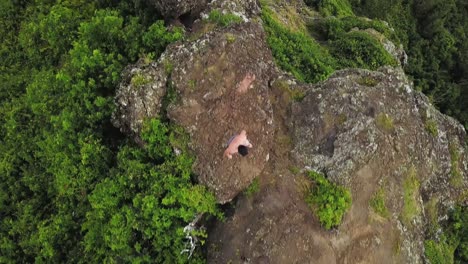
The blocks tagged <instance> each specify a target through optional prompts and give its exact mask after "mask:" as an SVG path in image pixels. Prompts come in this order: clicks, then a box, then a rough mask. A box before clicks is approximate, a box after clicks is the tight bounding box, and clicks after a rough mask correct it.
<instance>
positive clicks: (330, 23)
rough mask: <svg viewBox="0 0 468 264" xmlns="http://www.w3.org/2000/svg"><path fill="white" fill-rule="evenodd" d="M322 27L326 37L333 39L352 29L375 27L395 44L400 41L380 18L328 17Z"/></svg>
mask: <svg viewBox="0 0 468 264" xmlns="http://www.w3.org/2000/svg"><path fill="white" fill-rule="evenodd" d="M320 27H321V30H323V31H324V33H325V36H326V38H327V39H331V40H336V39H338V38H340V37H341V36H342V35H343V34H346V33H348V32H350V31H351V30H352V29H359V30H366V29H374V30H376V31H378V32H380V33H381V34H383V35H384V36H385V37H387V38H388V39H390V40H391V41H393V42H394V43H395V44H398V43H400V41H399V39H398V37H397V36H396V34H395V32H394V31H392V30H391V29H390V27H389V26H387V25H386V24H385V23H384V22H383V21H380V20H367V19H364V18H361V17H356V16H347V17H342V18H336V17H328V18H326V19H325V22H324V23H323V24H322V25H321V26H320Z"/></svg>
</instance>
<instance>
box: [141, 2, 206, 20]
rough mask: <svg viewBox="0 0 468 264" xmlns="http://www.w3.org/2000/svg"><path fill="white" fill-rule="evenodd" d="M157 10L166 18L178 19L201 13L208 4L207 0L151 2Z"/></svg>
mask: <svg viewBox="0 0 468 264" xmlns="http://www.w3.org/2000/svg"><path fill="white" fill-rule="evenodd" d="M150 2H151V3H152V4H153V5H154V6H155V7H156V9H157V10H158V11H159V12H160V13H161V14H162V15H163V16H164V17H165V18H178V17H180V16H181V15H184V14H189V15H190V14H191V13H196V12H197V11H198V12H199V11H201V10H202V9H203V8H204V7H205V6H206V4H207V2H208V1H207V0H190V1H181V0H151V1H150Z"/></svg>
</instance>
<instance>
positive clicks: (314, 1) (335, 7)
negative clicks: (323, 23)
mask: <svg viewBox="0 0 468 264" xmlns="http://www.w3.org/2000/svg"><path fill="white" fill-rule="evenodd" d="M304 2H305V3H306V4H307V5H309V6H311V7H314V8H316V9H318V10H319V11H320V13H321V14H322V15H323V16H336V17H342V16H352V15H354V13H353V10H352V8H351V5H350V4H349V2H348V0H305V1H304Z"/></svg>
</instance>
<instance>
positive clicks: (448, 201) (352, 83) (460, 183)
mask: <svg viewBox="0 0 468 264" xmlns="http://www.w3.org/2000/svg"><path fill="white" fill-rule="evenodd" d="M290 127H291V130H292V135H293V141H294V149H293V155H294V157H295V159H296V160H297V161H298V163H300V164H302V165H304V166H306V167H309V168H312V169H315V170H319V171H323V172H325V173H326V174H327V176H328V177H329V179H331V180H332V181H334V182H337V183H339V184H341V185H344V186H347V187H348V188H349V189H350V190H352V193H353V197H363V196H365V194H366V192H367V190H366V189H362V188H363V186H365V185H366V184H368V183H372V182H375V183H377V184H378V185H380V186H381V187H382V188H385V190H386V192H387V197H388V198H387V199H388V200H389V205H390V208H391V211H392V212H395V213H394V215H393V220H394V221H395V223H398V225H397V226H398V227H399V230H400V232H401V236H402V237H403V241H402V242H403V244H402V245H403V253H404V255H405V256H406V257H405V259H407V260H411V263H420V262H421V261H422V260H421V258H420V256H422V255H423V243H422V241H424V231H425V229H424V228H425V227H424V224H425V221H427V220H426V219H425V217H424V206H423V204H425V203H427V202H428V201H429V200H431V199H437V203H438V205H439V210H440V211H439V212H446V211H447V210H448V208H450V207H451V206H453V203H454V201H457V200H458V199H459V197H462V195H463V190H465V189H466V188H467V187H468V186H467V178H466V175H467V163H468V158H467V153H466V149H465V148H464V147H463V142H464V140H465V138H466V132H465V130H464V128H463V126H462V125H461V124H459V123H458V122H456V121H455V120H453V119H452V118H450V117H448V116H445V115H443V114H441V113H440V112H438V111H437V110H436V109H435V108H434V107H433V106H432V105H431V104H430V103H429V100H428V99H427V97H426V96H424V95H423V94H422V93H420V92H417V91H414V90H413V89H412V84H411V83H410V82H409V81H408V79H407V78H406V76H405V74H404V73H403V71H402V70H401V68H390V67H388V68H381V69H380V71H376V72H371V71H367V70H358V69H349V70H343V71H339V72H336V73H335V74H334V75H333V76H331V77H330V78H329V79H328V80H327V81H325V82H323V83H322V84H321V85H318V86H316V87H312V89H311V90H310V91H309V93H308V94H307V95H306V97H305V98H304V100H303V101H302V102H299V103H295V104H293V106H292V115H291V122H290ZM454 153H457V154H456V155H454ZM363 171H364V172H366V173H363ZM454 171H457V173H454ZM410 174H414V176H415V178H416V179H417V182H418V184H420V188H418V189H416V190H414V193H413V194H412V195H414V199H415V201H416V202H415V203H416V206H415V208H414V210H415V211H416V213H415V215H414V217H411V219H410V221H406V222H404V221H402V220H401V218H402V217H404V216H402V215H404V212H403V211H404V210H405V208H404V207H405V206H407V205H405V202H404V201H402V199H401V195H402V193H404V189H405V188H406V187H404V182H405V181H406V180H407V179H408V178H409V177H410V176H409V175H410ZM360 175H367V176H360ZM363 179H364V181H363ZM370 186H371V185H369V187H370ZM396 212H398V213H396ZM442 214H443V213H442ZM400 221H401V222H400Z"/></svg>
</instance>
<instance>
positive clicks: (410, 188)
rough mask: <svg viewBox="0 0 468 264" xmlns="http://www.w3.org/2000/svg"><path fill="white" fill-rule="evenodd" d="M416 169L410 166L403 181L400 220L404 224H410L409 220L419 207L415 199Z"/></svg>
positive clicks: (417, 187)
mask: <svg viewBox="0 0 468 264" xmlns="http://www.w3.org/2000/svg"><path fill="white" fill-rule="evenodd" d="M416 173H417V171H416V168H415V167H414V166H411V167H410V168H409V170H408V172H407V174H406V177H405V179H404V182H403V202H404V203H403V210H402V212H401V220H402V222H403V223H404V224H405V225H406V226H411V221H412V220H413V219H414V218H415V217H416V216H417V215H419V213H420V211H421V208H419V206H418V201H417V200H416V197H417V195H419V181H418V178H417V175H416Z"/></svg>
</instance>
